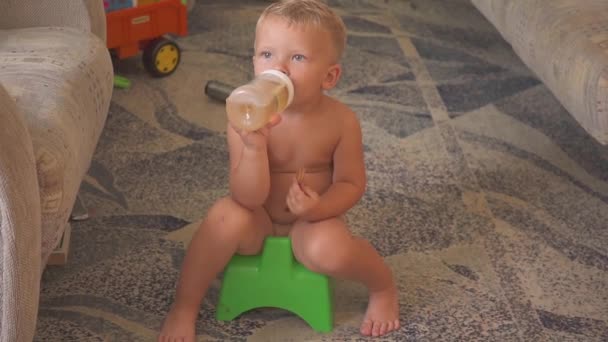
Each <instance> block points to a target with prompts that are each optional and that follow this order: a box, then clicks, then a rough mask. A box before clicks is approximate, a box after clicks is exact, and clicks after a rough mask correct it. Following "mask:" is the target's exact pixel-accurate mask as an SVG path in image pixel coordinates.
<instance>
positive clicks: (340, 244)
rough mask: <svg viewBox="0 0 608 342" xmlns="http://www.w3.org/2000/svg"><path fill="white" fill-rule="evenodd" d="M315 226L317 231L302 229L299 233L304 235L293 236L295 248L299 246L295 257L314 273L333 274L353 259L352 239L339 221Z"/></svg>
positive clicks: (320, 223)
mask: <svg viewBox="0 0 608 342" xmlns="http://www.w3.org/2000/svg"><path fill="white" fill-rule="evenodd" d="M315 225H316V227H314V228H315V229H307V228H312V227H302V228H303V229H302V230H300V232H299V233H302V234H293V235H292V239H293V240H294V241H293V244H294V247H296V246H297V248H294V255H295V256H296V258H297V259H298V261H300V262H301V263H302V264H303V265H304V266H306V267H307V268H309V269H311V270H312V271H315V272H319V273H333V272H335V271H336V270H339V269H341V268H342V267H343V266H344V265H345V264H347V263H348V262H349V260H350V259H351V253H352V252H353V251H352V248H351V243H352V237H351V235H350V233H349V232H348V230H347V228H346V227H345V226H344V223H343V222H342V221H339V220H328V221H326V222H319V223H315ZM294 233H296V232H294ZM296 249H297V250H296Z"/></svg>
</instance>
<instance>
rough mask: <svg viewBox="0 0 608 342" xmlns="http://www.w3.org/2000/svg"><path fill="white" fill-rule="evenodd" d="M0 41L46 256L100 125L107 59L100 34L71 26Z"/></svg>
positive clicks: (7, 34) (0, 76)
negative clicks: (32, 164) (22, 126)
mask: <svg viewBox="0 0 608 342" xmlns="http://www.w3.org/2000/svg"><path fill="white" fill-rule="evenodd" d="M0 41H1V42H2V44H0V84H2V86H4V88H5V89H6V90H7V91H8V93H9V94H10V95H11V97H12V98H13V99H14V101H15V103H16V104H17V107H18V109H19V111H20V112H21V113H22V114H23V115H24V117H25V121H26V122H27V128H28V130H29V133H30V136H31V137H32V144H33V148H34V154H35V159H36V168H37V172H38V183H39V187H40V197H41V210H42V254H43V255H42V257H43V260H46V257H47V256H48V254H49V253H50V252H51V251H52V249H53V248H54V247H55V246H56V243H57V240H58V238H59V236H60V234H61V232H62V231H63V227H64V226H65V224H66V222H67V219H68V216H69V213H70V211H71V208H72V205H73V203H74V200H75V196H76V194H77V192H78V188H79V186H80V182H81V180H82V178H83V176H84V174H85V173H86V171H87V169H88V167H89V164H90V161H91V156H92V154H93V150H94V148H95V145H96V142H97V140H98V138H99V135H100V133H101V130H102V128H103V126H104V122H105V118H106V115H107V110H108V108H107V106H108V101H107V99H109V98H110V96H111V92H112V77H113V74H112V66H111V61H110V58H108V56H107V54H108V51H107V49H106V47H105V45H104V43H103V42H102V41H101V40H100V39H99V38H98V37H97V36H95V35H93V34H92V33H84V32H82V31H80V30H77V29H72V28H56V27H40V28H26V29H13V30H0Z"/></svg>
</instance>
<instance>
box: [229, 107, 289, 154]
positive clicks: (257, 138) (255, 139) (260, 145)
mask: <svg viewBox="0 0 608 342" xmlns="http://www.w3.org/2000/svg"><path fill="white" fill-rule="evenodd" d="M280 122H281V115H279V114H275V115H273V116H272V117H271V118H270V121H269V122H268V123H267V124H266V126H264V127H262V128H260V129H258V130H257V131H245V130H240V129H238V128H236V127H234V126H232V128H233V129H234V131H235V132H236V133H237V134H238V135H239V136H240V137H241V140H242V141H243V145H245V147H246V148H250V149H254V150H259V149H266V143H267V141H268V134H269V133H270V129H271V128H272V127H274V126H276V125H278V124H279V123H280Z"/></svg>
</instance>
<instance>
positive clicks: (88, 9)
mask: <svg viewBox="0 0 608 342" xmlns="http://www.w3.org/2000/svg"><path fill="white" fill-rule="evenodd" d="M40 26H61V27H73V28H77V29H82V30H84V31H88V32H92V33H93V34H95V35H96V36H98V37H99V38H100V39H101V40H103V41H104V42H105V41H106V17H105V11H104V8H103V1H102V0H69V1H66V0H2V1H0V29H17V28H26V27H40Z"/></svg>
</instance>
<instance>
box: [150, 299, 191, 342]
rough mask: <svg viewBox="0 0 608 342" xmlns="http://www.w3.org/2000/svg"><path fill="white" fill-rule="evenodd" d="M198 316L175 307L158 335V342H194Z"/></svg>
mask: <svg viewBox="0 0 608 342" xmlns="http://www.w3.org/2000/svg"><path fill="white" fill-rule="evenodd" d="M195 323H196V314H194V315H192V313H190V312H188V311H186V310H180V309H179V308H177V307H175V306H173V307H172V308H171V311H169V314H167V317H166V318H165V322H164V323H163V327H162V328H161V330H160V334H159V335H158V342H194V340H195V329H194V326H195Z"/></svg>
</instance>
